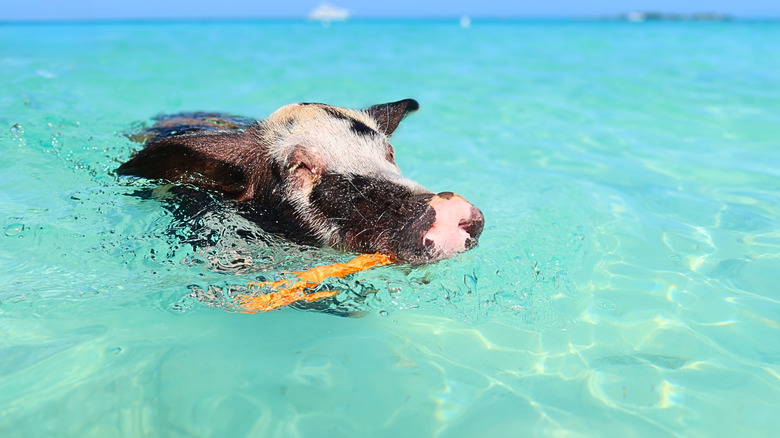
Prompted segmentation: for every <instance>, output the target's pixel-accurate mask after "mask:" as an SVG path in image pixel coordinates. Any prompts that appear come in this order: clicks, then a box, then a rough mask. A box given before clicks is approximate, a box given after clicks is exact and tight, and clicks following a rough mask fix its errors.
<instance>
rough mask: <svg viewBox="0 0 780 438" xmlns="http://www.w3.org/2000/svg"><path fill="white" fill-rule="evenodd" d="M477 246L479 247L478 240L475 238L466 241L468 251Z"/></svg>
mask: <svg viewBox="0 0 780 438" xmlns="http://www.w3.org/2000/svg"><path fill="white" fill-rule="evenodd" d="M475 246H477V239H475V238H473V237H469V238H468V239H466V251H468V250H470V249H474V247H475Z"/></svg>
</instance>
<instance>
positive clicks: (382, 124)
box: [366, 99, 420, 136]
mask: <svg viewBox="0 0 780 438" xmlns="http://www.w3.org/2000/svg"><path fill="white" fill-rule="evenodd" d="M418 108H420V104H419V103H417V101H416V100H414V99H404V100H399V101H398V102H390V103H383V104H379V105H374V106H372V107H369V108H366V112H367V113H368V115H370V116H371V117H372V118H373V119H374V120H376V122H377V124H378V125H379V129H380V130H381V131H382V132H384V133H385V134H386V135H388V136H390V135H391V134H392V133H393V131H395V128H397V127H398V124H399V123H401V120H403V118H404V117H406V115H407V114H409V113H411V112H413V111H417V109H418Z"/></svg>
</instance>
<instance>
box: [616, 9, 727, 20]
mask: <svg viewBox="0 0 780 438" xmlns="http://www.w3.org/2000/svg"><path fill="white" fill-rule="evenodd" d="M602 19H605V20H620V21H633V22H643V21H726V20H731V19H732V17H731V16H730V15H727V14H720V13H717V12H698V13H693V14H678V13H674V12H650V11H632V12H626V13H622V14H619V15H615V16H606V17H603V18H602Z"/></svg>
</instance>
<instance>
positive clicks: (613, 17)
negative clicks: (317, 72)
mask: <svg viewBox="0 0 780 438" xmlns="http://www.w3.org/2000/svg"><path fill="white" fill-rule="evenodd" d="M626 14H627V13H625V12H622V13H614V14H593V15H590V14H589V15H505V16H501V15H470V14H460V15H415V16H405V15H402V16H386V15H358V16H351V17H349V18H348V19H343V20H328V21H327V22H328V23H331V24H337V23H338V24H343V23H349V22H352V21H398V20H406V21H416V20H435V21H450V20H453V21H457V20H460V19H462V18H463V17H468V18H469V19H471V20H472V24H473V20H478V21H483V20H484V21H522V20H556V21H557V20H577V21H613V22H626V23H631V21H630V20H627V19H625V18H624V17H625V16H626ZM670 14H674V13H670ZM697 14H716V15H719V16H722V19H719V20H693V19H685V18H682V19H676V20H675V19H670V20H657V21H654V20H647V21H643V22H641V23H674V22H687V23H691V22H700V23H708V22H725V21H777V20H780V16H751V15H735V14H727V13H719V12H697V13H685V14H680V15H681V16H682V17H691V16H696V15H697ZM204 21H206V22H226V21H236V22H240V21H247V22H249V21H297V22H304V23H322V22H323V20H313V19H310V18H308V17H306V16H299V15H279V16H252V17H246V16H243V17H238V16H236V17H231V16H225V17H213V16H212V17H207V16H204V17H197V16H195V17H123V18H120V17H96V18H90V17H84V18H17V19H0V24H90V23H94V24H99V23H165V22H204Z"/></svg>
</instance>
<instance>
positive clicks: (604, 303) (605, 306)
mask: <svg viewBox="0 0 780 438" xmlns="http://www.w3.org/2000/svg"><path fill="white" fill-rule="evenodd" d="M596 305H597V306H599V307H601V308H602V309H604V310H609V311H612V310H615V309H616V308H617V307H615V305H614V304H612V303H610V302H609V301H607V300H605V299H603V298H599V299H598V300H596Z"/></svg>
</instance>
